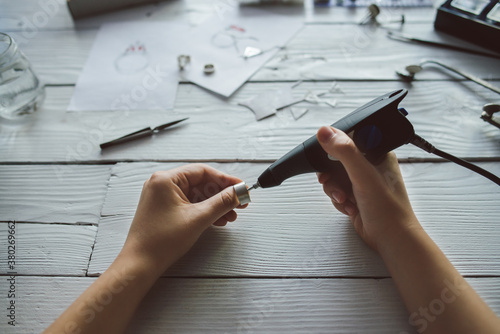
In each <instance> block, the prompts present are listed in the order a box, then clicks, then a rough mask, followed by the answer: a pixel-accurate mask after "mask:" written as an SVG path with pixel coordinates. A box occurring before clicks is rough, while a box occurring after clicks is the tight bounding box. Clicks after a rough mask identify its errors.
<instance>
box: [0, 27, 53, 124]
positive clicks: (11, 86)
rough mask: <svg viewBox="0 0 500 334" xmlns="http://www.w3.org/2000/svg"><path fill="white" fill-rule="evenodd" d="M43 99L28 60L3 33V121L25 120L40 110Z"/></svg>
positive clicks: (0, 40)
mask: <svg viewBox="0 0 500 334" xmlns="http://www.w3.org/2000/svg"><path fill="white" fill-rule="evenodd" d="M44 97H45V90H44V87H43V85H42V83H41V82H40V80H39V79H38V78H37V76H36V75H35V73H34V72H33V70H32V69H31V65H30V63H29V61H28V59H26V57H25V56H24V54H23V53H22V52H21V51H20V50H19V49H18V47H17V44H16V42H15V41H14V40H13V39H12V38H11V37H10V36H9V35H7V34H3V33H0V117H2V118H6V119H12V120H15V119H21V118H24V117H26V116H27V115H30V114H32V113H33V112H35V111H36V110H37V109H38V108H39V106H40V103H42V101H43V99H44Z"/></svg>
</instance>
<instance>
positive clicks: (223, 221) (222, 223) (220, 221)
mask: <svg viewBox="0 0 500 334" xmlns="http://www.w3.org/2000/svg"><path fill="white" fill-rule="evenodd" d="M213 225H215V226H226V225H227V220H226V219H224V217H222V218H219V219H218V220H217V221H216V222H215V223H213Z"/></svg>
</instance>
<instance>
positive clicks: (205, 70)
mask: <svg viewBox="0 0 500 334" xmlns="http://www.w3.org/2000/svg"><path fill="white" fill-rule="evenodd" d="M214 72H215V66H214V64H206V65H205V66H204V67H203V73H205V74H213V73H214Z"/></svg>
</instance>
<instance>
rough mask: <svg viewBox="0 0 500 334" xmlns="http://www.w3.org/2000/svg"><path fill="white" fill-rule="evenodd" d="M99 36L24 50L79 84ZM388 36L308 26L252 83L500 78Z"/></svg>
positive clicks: (52, 73)
mask: <svg viewBox="0 0 500 334" xmlns="http://www.w3.org/2000/svg"><path fill="white" fill-rule="evenodd" d="M432 29H433V28H432V25H430V24H429V23H426V24H407V25H405V27H404V29H402V32H403V33H407V34H410V35H412V36H416V37H419V36H420V35H428V34H429V33H430V32H431V31H432ZM96 33H97V30H95V29H93V30H77V31H75V30H63V31H39V32H38V33H37V38H33V39H30V40H27V41H26V42H25V43H24V44H23V45H22V50H23V52H24V53H25V54H26V56H27V57H28V58H29V59H30V61H31V62H32V64H33V67H34V69H35V71H36V73H37V74H38V75H39V76H40V77H41V79H43V80H44V81H45V82H46V83H48V84H74V83H76V81H77V78H78V75H79V74H80V72H81V70H82V68H83V66H84V64H85V61H86V59H87V57H88V54H89V52H90V48H91V46H92V43H93V41H94V38H95V35H96ZM386 33H387V31H386V30H385V29H373V28H370V27H366V26H359V25H352V24H336V25H331V24H312V25H306V26H304V28H303V29H302V30H301V31H300V32H299V33H298V34H297V35H296V36H295V37H294V38H293V39H292V40H291V41H290V42H289V43H288V44H287V46H286V48H285V49H284V50H281V51H280V52H278V54H277V55H276V56H275V57H274V58H273V59H271V60H270V61H269V62H268V63H267V64H266V65H265V66H264V67H263V68H262V69H261V70H259V71H258V72H257V73H256V74H255V75H254V76H253V77H252V78H251V81H282V80H301V79H304V80H333V79H342V80H397V79H398V78H397V76H396V74H395V70H403V69H404V67H405V66H406V65H410V64H415V63H417V62H419V61H421V60H422V59H423V58H426V59H429V58H430V59H434V60H438V61H442V62H444V63H446V64H448V65H449V66H454V67H457V68H459V69H461V70H463V71H467V72H469V73H472V74H474V75H476V76H479V77H482V78H485V79H499V78H500V68H499V67H498V66H497V62H498V59H492V58H486V57H482V56H474V55H470V54H466V53H462V52H456V51H450V50H444V49H440V48H435V47H427V46H422V45H415V44H410V43H402V42H398V41H394V40H390V39H388V38H387V37H386ZM14 35H15V34H14ZM460 43H463V42H460ZM55 50H57V51H55ZM418 78H419V79H440V80H443V79H444V80H446V79H449V78H450V74H447V73H443V72H442V71H440V70H432V69H431V70H426V71H423V72H422V73H419V75H418Z"/></svg>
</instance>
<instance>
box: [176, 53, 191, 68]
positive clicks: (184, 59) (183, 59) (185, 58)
mask: <svg viewBox="0 0 500 334" xmlns="http://www.w3.org/2000/svg"><path fill="white" fill-rule="evenodd" d="M190 62H191V57H190V56H189V55H180V56H178V57H177V63H178V64H179V70H181V71H183V70H184V68H185V67H186V66H187V65H188V64H189V63H190Z"/></svg>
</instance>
